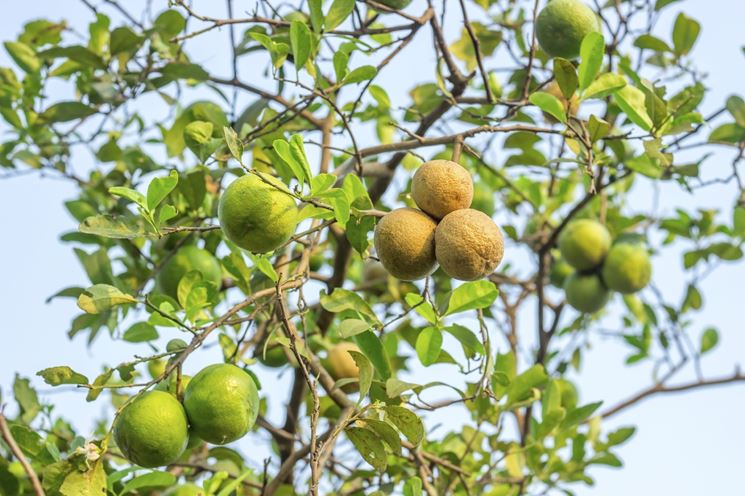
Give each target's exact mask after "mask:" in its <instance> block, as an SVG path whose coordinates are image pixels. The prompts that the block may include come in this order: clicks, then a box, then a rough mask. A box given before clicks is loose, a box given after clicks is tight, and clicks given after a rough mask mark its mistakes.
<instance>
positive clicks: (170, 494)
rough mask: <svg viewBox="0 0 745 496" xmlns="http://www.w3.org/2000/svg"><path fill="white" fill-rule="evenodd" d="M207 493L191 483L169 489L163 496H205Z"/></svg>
mask: <svg viewBox="0 0 745 496" xmlns="http://www.w3.org/2000/svg"><path fill="white" fill-rule="evenodd" d="M206 494H207V493H206V492H205V491H204V489H202V488H201V487H199V486H197V485H196V484H192V483H191V482H190V483H188V484H184V485H181V486H176V487H172V488H170V489H169V490H168V491H166V492H165V493H163V496H205V495H206Z"/></svg>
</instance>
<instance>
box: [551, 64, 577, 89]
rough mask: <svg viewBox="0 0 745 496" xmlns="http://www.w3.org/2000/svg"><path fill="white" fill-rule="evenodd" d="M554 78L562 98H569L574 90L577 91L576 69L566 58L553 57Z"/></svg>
mask: <svg viewBox="0 0 745 496" xmlns="http://www.w3.org/2000/svg"><path fill="white" fill-rule="evenodd" d="M554 79H556V83H557V84H558V85H559V89H561V93H562V94H563V95H564V98H566V99H570V98H572V95H574V92H575V91H577V87H578V86H579V79H578V78H577V71H576V70H575V69H574V64H572V63H571V62H570V61H568V60H567V59H562V58H561V57H556V58H555V59H554Z"/></svg>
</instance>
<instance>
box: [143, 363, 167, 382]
mask: <svg viewBox="0 0 745 496" xmlns="http://www.w3.org/2000/svg"><path fill="white" fill-rule="evenodd" d="M167 364H168V363H167V362H166V361H165V360H150V361H149V362H147V371H148V373H149V374H150V377H152V378H153V379H157V378H158V377H160V376H161V375H163V372H165V371H166V365H167Z"/></svg>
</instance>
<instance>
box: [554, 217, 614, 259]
mask: <svg viewBox="0 0 745 496" xmlns="http://www.w3.org/2000/svg"><path fill="white" fill-rule="evenodd" d="M610 244H611V237H610V233H609V232H608V229H606V228H605V226H604V225H603V224H601V223H600V222H598V221H596V220H591V219H579V220H575V221H572V222H570V223H569V224H568V225H567V226H566V227H565V228H564V230H563V231H562V233H561V234H560V235H559V251H561V256H562V258H563V259H564V260H566V261H567V263H568V264H569V265H571V266H572V267H574V268H575V269H577V270H590V269H594V268H595V267H598V266H599V265H600V264H601V263H603V259H605V256H606V255H607V254H608V250H609V249H610Z"/></svg>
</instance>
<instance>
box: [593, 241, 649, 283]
mask: <svg viewBox="0 0 745 496" xmlns="http://www.w3.org/2000/svg"><path fill="white" fill-rule="evenodd" d="M602 275H603V282H605V285H606V286H608V288H610V289H612V290H614V291H618V292H619V293H623V294H629V293H635V292H637V291H639V290H641V289H643V288H644V287H645V286H646V285H647V284H649V281H650V279H651V278H652V262H651V261H650V260H649V253H647V250H646V248H645V247H644V246H642V245H639V244H632V243H616V244H614V245H613V246H612V247H611V249H610V252H609V253H608V256H607V257H606V258H605V262H603V272H602Z"/></svg>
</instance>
